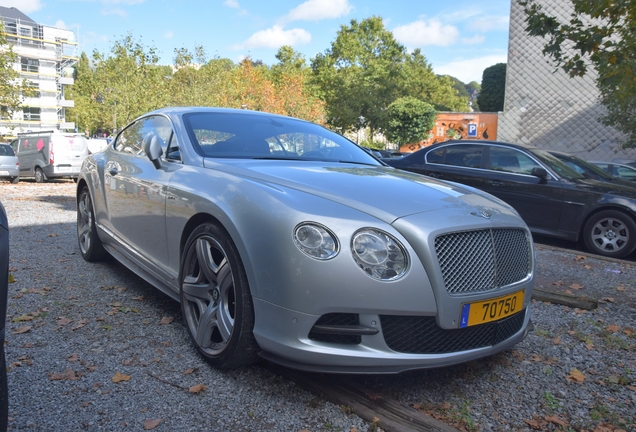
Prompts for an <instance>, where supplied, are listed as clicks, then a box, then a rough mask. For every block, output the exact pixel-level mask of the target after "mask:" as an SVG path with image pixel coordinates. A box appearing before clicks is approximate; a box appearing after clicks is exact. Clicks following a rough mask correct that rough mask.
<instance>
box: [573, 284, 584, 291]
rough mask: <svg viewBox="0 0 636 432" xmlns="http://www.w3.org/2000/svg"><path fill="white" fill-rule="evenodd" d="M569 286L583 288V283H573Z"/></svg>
mask: <svg viewBox="0 0 636 432" xmlns="http://www.w3.org/2000/svg"><path fill="white" fill-rule="evenodd" d="M570 288H572V289H573V290H580V289H581V288H583V285H581V284H578V283H573V284H572V285H570Z"/></svg>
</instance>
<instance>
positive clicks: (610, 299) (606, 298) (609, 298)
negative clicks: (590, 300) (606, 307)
mask: <svg viewBox="0 0 636 432" xmlns="http://www.w3.org/2000/svg"><path fill="white" fill-rule="evenodd" d="M601 300H603V301H606V302H608V303H614V297H603V298H602V299H601Z"/></svg>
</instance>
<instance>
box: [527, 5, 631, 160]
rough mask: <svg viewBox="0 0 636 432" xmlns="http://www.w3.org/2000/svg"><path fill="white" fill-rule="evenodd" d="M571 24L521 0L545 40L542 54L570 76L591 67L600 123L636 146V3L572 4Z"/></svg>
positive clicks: (530, 27)
mask: <svg viewBox="0 0 636 432" xmlns="http://www.w3.org/2000/svg"><path fill="white" fill-rule="evenodd" d="M571 1H572V4H573V6H574V11H573V12H572V15H571V16H570V20H569V21H565V22H564V21H560V20H559V19H558V18H556V17H554V16H551V15H549V14H547V13H545V12H544V10H543V7H542V6H541V5H538V4H536V3H535V1H534V0H528V1H520V4H521V5H523V6H524V10H525V13H526V24H527V27H526V31H527V32H528V33H529V34H530V35H532V36H539V37H544V38H546V40H547V42H546V43H545V45H544V47H543V54H544V55H546V56H547V57H549V58H551V59H552V60H553V61H554V62H555V63H556V66H557V67H559V68H561V69H563V70H564V71H565V72H567V73H568V74H569V75H570V77H575V76H583V75H585V74H587V73H589V70H590V68H591V69H592V70H594V71H595V72H596V74H597V79H596V83H597V87H598V89H599V91H600V100H601V103H602V104H603V105H604V106H605V107H606V108H607V114H606V115H605V116H603V117H602V118H601V121H602V122H603V123H604V124H606V125H608V126H613V127H615V128H616V129H617V130H619V131H621V132H623V133H624V134H625V135H626V137H627V138H626V140H625V142H623V146H624V147H636V78H635V71H636V1H635V0H595V1H589V0H571Z"/></svg>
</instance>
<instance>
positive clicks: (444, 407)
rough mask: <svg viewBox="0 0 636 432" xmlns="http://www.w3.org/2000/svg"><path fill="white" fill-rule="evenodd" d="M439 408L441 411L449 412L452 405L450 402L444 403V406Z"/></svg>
mask: <svg viewBox="0 0 636 432" xmlns="http://www.w3.org/2000/svg"><path fill="white" fill-rule="evenodd" d="M439 407H440V408H441V409H444V410H449V409H451V404H450V402H444V403H443V404H441V405H440V406H439Z"/></svg>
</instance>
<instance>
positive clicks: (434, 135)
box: [400, 112, 497, 153]
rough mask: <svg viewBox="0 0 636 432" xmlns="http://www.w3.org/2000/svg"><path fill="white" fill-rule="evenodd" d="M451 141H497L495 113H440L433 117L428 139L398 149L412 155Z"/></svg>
mask: <svg viewBox="0 0 636 432" xmlns="http://www.w3.org/2000/svg"><path fill="white" fill-rule="evenodd" d="M451 139H488V140H496V139H497V113H476V112H472V113H452V112H442V113H439V114H437V116H436V117H435V126H434V127H433V130H431V132H430V134H429V138H428V139H427V140H425V141H421V142H419V143H417V144H407V145H405V146H402V147H400V152H401V153H412V152H414V151H417V150H419V149H420V148H422V147H428V146H430V145H431V144H435V143H438V142H443V141H448V140H451Z"/></svg>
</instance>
